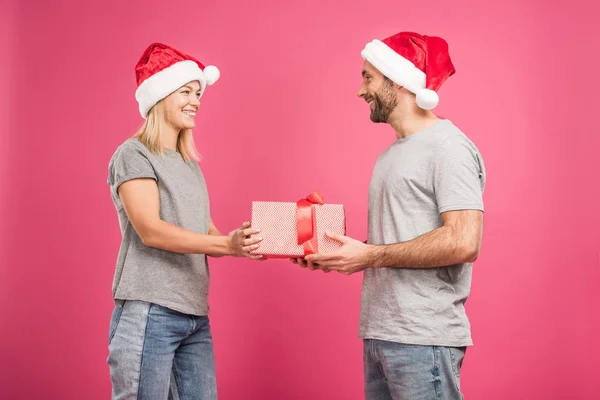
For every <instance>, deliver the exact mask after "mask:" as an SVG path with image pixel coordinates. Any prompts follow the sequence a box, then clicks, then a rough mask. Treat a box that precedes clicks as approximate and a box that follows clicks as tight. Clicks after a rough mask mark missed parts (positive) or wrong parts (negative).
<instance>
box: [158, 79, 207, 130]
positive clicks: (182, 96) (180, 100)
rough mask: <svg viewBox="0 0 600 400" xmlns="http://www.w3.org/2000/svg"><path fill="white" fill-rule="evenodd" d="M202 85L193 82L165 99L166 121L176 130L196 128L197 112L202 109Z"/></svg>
mask: <svg viewBox="0 0 600 400" xmlns="http://www.w3.org/2000/svg"><path fill="white" fill-rule="evenodd" d="M199 99H200V83H199V82H198V81H191V82H188V83H186V84H185V85H183V86H182V87H180V88H179V89H177V90H176V91H174V92H173V93H171V94H170V95H168V96H167V97H166V98H165V101H164V107H165V121H166V122H167V124H169V125H171V126H172V127H173V128H174V129H175V130H182V129H192V128H194V127H195V126H196V121H195V118H196V111H198V107H200V101H199Z"/></svg>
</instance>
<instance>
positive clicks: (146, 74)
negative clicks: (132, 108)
mask: <svg viewBox="0 0 600 400" xmlns="http://www.w3.org/2000/svg"><path fill="white" fill-rule="evenodd" d="M135 76H136V79H137V85H138V88H137V90H136V92H135V98H136V100H137V101H138V104H139V108H140V114H142V117H143V118H144V119H146V118H147V116H148V112H149V111H150V109H151V108H152V107H153V106H154V105H155V104H156V103H158V102H159V101H161V100H162V99H164V98H165V97H167V96H168V95H169V94H171V93H173V92H174V91H175V90H177V89H179V88H180V87H182V86H183V85H185V84H186V83H188V82H191V81H199V82H200V95H201V96H202V94H203V93H204V89H205V88H206V86H207V85H209V86H210V85H212V84H213V83H215V82H216V81H217V80H218V79H219V76H220V72H219V70H218V68H217V67H215V66H212V65H209V66H206V67H205V66H204V65H203V64H202V63H201V62H200V61H198V60H196V59H195V58H194V57H192V56H189V55H187V54H185V53H182V52H181V51H179V50H176V49H174V48H172V47H170V46H167V45H165V44H162V43H152V44H151V45H150V46H148V48H147V49H146V51H144V54H142V57H141V58H140V60H139V61H138V63H137V64H136V66H135Z"/></svg>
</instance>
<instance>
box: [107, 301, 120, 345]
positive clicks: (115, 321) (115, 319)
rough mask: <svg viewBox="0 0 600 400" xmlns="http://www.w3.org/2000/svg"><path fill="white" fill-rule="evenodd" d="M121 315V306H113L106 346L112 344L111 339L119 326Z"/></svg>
mask: <svg viewBox="0 0 600 400" xmlns="http://www.w3.org/2000/svg"><path fill="white" fill-rule="evenodd" d="M122 313H123V306H121V307H120V306H115V308H114V309H113V312H112V316H111V317H110V324H109V327H108V344H110V342H112V339H113V337H114V336H115V332H116V331H117V325H119V320H120V319H121V314H122Z"/></svg>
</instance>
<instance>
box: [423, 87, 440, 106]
mask: <svg viewBox="0 0 600 400" xmlns="http://www.w3.org/2000/svg"><path fill="white" fill-rule="evenodd" d="M439 101H440V98H439V96H438V94H437V93H436V92H435V91H433V90H431V89H421V90H419V92H418V93H417V105H418V106H419V107H421V108H422V109H423V110H432V109H434V108H435V106H437V105H438V103H439Z"/></svg>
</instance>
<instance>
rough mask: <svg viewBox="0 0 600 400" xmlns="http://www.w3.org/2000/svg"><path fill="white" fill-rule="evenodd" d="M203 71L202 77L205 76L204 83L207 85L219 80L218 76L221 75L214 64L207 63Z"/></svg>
mask: <svg viewBox="0 0 600 400" xmlns="http://www.w3.org/2000/svg"><path fill="white" fill-rule="evenodd" d="M203 72H204V77H205V78H206V84H207V85H209V86H210V85H212V84H213V83H215V82H216V81H217V80H219V77H220V76H221V72H220V71H219V69H218V68H217V67H215V66H214V65H208V66H206V67H204V71H203Z"/></svg>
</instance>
